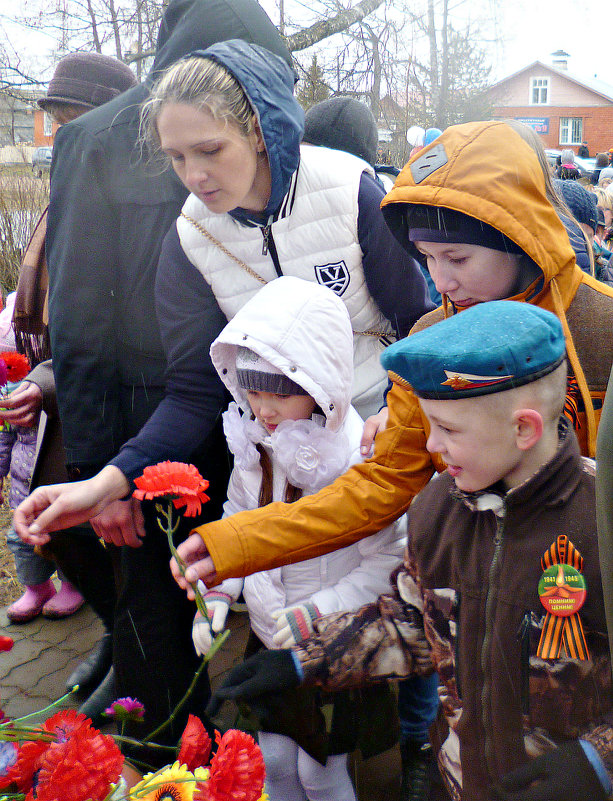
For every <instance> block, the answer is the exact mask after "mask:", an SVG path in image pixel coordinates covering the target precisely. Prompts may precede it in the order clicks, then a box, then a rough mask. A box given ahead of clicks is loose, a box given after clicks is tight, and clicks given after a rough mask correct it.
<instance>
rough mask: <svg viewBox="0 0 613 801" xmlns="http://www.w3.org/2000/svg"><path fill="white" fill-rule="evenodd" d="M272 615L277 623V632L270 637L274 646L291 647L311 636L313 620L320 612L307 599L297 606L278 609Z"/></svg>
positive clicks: (319, 615)
mask: <svg viewBox="0 0 613 801" xmlns="http://www.w3.org/2000/svg"><path fill="white" fill-rule="evenodd" d="M272 616H273V618H274V619H275V621H276V623H277V633H276V634H275V635H274V637H273V638H272V641H273V643H274V645H275V648H291V647H292V645H296V643H299V642H302V640H306V638H307V637H310V636H311V634H312V633H313V621H314V620H317V618H318V617H321V614H320V612H319V609H318V608H317V607H316V606H315V604H314V603H311V601H307V603H305V604H298V606H288V607H286V608H285V609H278V610H277V611H276V612H273V613H272Z"/></svg>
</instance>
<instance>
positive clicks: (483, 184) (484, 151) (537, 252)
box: [381, 122, 596, 455]
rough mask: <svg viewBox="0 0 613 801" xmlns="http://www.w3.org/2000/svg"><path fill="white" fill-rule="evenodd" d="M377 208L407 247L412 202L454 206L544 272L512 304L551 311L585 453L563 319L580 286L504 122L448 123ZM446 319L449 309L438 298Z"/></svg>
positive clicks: (527, 150)
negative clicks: (559, 326)
mask: <svg viewBox="0 0 613 801" xmlns="http://www.w3.org/2000/svg"><path fill="white" fill-rule="evenodd" d="M381 205H382V209H383V214H384V217H385V220H386V222H387V224H388V225H389V227H390V229H391V230H392V232H393V233H394V235H395V236H396V238H397V239H398V240H399V241H400V243H401V245H402V246H403V247H405V248H407V249H409V250H410V249H411V248H410V243H409V240H408V228H409V227H410V216H411V209H412V207H413V206H414V205H418V206H419V205H422V206H424V205H425V206H432V207H438V208H441V207H442V208H447V209H453V210H454V211H458V212H461V213H462V214H466V215H468V216H470V217H474V218H475V219H477V220H480V221H481V222H484V223H486V224H487V225H489V226H491V227H492V228H495V229H496V230H497V231H500V232H501V233H503V234H504V235H505V236H506V237H508V238H509V239H510V240H511V241H512V242H514V243H515V244H516V245H517V246H518V247H519V248H521V250H522V251H523V252H524V253H526V254H527V256H529V258H530V259H532V261H533V262H534V263H535V264H536V265H537V266H538V268H539V269H540V270H541V272H542V274H543V280H542V281H539V282H536V283H534V282H533V283H532V284H531V285H530V287H528V288H527V289H526V290H525V291H524V292H523V293H522V294H520V295H516V296H515V297H514V298H512V299H513V300H523V301H529V302H530V303H534V304H536V305H538V306H540V307H541V308H544V309H548V310H549V311H552V312H554V314H556V315H557V316H558V318H559V319H560V321H561V323H562V327H563V329H564V335H565V337H566V348H567V353H568V357H569V360H570V363H571V365H572V368H573V372H574V374H575V377H576V379H577V382H578V384H579V389H580V391H581V396H582V399H583V402H584V404H585V409H586V416H587V425H588V447H589V452H590V455H593V453H594V452H595V445H596V423H595V418H594V409H593V405H592V401H591V398H590V392H589V388H588V385H587V382H586V380H585V374H584V372H583V369H582V367H581V363H580V362H579V357H578V356H577V352H576V350H575V346H574V343H573V339H572V335H571V333H570V329H569V327H568V322H567V320H566V310H567V309H568V307H569V306H570V304H571V301H572V299H573V298H574V296H575V293H576V292H577V289H578V287H579V284H580V283H582V281H587V280H589V276H586V275H585V274H584V273H583V272H582V270H581V268H580V267H579V266H578V265H577V264H576V261H575V254H574V251H573V249H572V247H571V244H570V241H569V238H568V235H567V233H566V229H565V227H564V224H563V222H562V221H561V220H560V218H559V217H558V214H557V213H556V210H555V209H554V207H553V206H552V205H551V203H550V202H549V200H548V199H547V194H546V189H545V179H544V176H543V171H542V168H541V166H540V163H539V161H538V158H537V156H536V154H535V152H534V151H533V150H532V148H531V147H530V146H529V145H528V144H527V143H526V142H525V141H524V140H523V139H522V138H521V136H520V135H519V134H518V133H516V132H515V131H514V130H513V129H512V128H511V127H510V126H509V125H507V124H506V123H504V122H472V123H467V124H465V125H453V126H451V127H450V128H447V130H446V131H445V132H444V133H443V134H441V135H440V136H439V137H438V138H437V139H436V140H435V141H434V142H432V144H431V145H429V146H428V147H425V148H423V149H422V150H420V151H419V152H418V153H417V154H415V156H414V157H413V158H412V159H410V161H409V162H408V163H407V164H406V165H405V167H404V168H403V170H402V172H401V173H400V175H399V176H398V178H397V180H396V183H395V184H394V188H393V189H392V190H391V191H390V192H389V193H388V194H387V195H386V196H385V197H384V199H383V202H382V204H381ZM443 306H444V308H445V314H446V315H447V314H448V313H450V311H451V310H450V304H449V303H448V302H447V299H446V297H445V296H443Z"/></svg>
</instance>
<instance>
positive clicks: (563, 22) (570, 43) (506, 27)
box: [496, 0, 613, 85]
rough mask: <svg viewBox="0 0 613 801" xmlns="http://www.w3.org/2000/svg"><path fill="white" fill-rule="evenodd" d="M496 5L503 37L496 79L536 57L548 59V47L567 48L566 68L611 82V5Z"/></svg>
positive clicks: (556, 0) (510, 1)
mask: <svg viewBox="0 0 613 801" xmlns="http://www.w3.org/2000/svg"><path fill="white" fill-rule="evenodd" d="M499 8H500V11H501V14H502V16H503V21H502V25H501V26H500V28H501V32H502V35H503V37H504V39H505V40H506V41H505V43H504V45H503V47H502V53H501V54H500V56H501V57H499V58H498V59H497V61H499V62H500V63H499V66H497V67H496V73H497V77H498V78H503V77H505V76H506V75H511V74H512V73H514V72H517V70H519V69H521V68H522V67H525V66H527V65H528V64H531V63H532V62H533V61H536V60H540V61H543V62H544V63H546V64H550V63H551V56H550V54H551V53H552V52H554V51H556V50H565V51H566V52H567V53H569V54H570V59H569V61H568V69H569V72H571V73H573V74H576V75H578V76H581V77H585V78H594V77H595V76H596V77H597V78H598V79H599V80H601V81H605V82H606V83H610V84H611V85H613V59H612V58H611V43H610V31H611V18H610V16H609V14H610V6H609V5H608V4H607V5H605V3H604V0H593V2H590V3H587V2H586V1H585V0H573V1H572V2H570V0H501V2H500V4H499Z"/></svg>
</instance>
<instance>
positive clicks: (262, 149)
mask: <svg viewBox="0 0 613 801" xmlns="http://www.w3.org/2000/svg"><path fill="white" fill-rule="evenodd" d="M253 133H254V134H255V149H256V150H257V152H258V153H266V142H265V141H264V137H263V136H262V129H261V128H260V123H259V122H258V121H257V119H256V118H255V116H254V118H253Z"/></svg>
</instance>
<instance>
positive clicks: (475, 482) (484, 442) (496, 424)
mask: <svg viewBox="0 0 613 801" xmlns="http://www.w3.org/2000/svg"><path fill="white" fill-rule="evenodd" d="M501 396H502V393H501V394H500V395H499V398H500V400H501V403H500V408H499V409H497V408H496V406H495V404H492V397H493V396H487V397H486V398H462V399H459V400H426V399H424V398H420V399H419V403H420V405H421V407H422V409H423V411H424V413H425V415H426V417H427V418H428V421H429V422H430V426H431V429H430V435H429V437H428V441H427V443H426V447H427V449H428V450H429V451H430V453H439V454H440V455H441V457H442V458H443V460H444V461H445V463H446V464H447V470H448V472H449V475H450V476H451V477H452V478H453V479H454V481H455V483H456V486H457V487H458V489H461V490H463V491H464V492H477V491H478V490H482V489H485V488H486V487H489V486H491V485H492V484H495V483H496V482H497V481H500V480H504V484H505V486H506V487H507V489H508V488H510V487H512V486H515V484H514V481H513V476H514V473H515V472H516V471H517V470H518V469H519V467H520V465H521V462H522V456H523V452H522V451H521V450H520V449H519V448H518V447H517V441H516V428H515V425H514V421H513V415H512V412H511V410H510V409H509V407H508V404H506V403H505V402H504V400H503V399H502V397H501Z"/></svg>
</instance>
